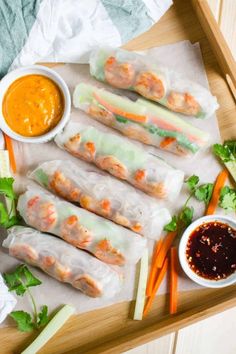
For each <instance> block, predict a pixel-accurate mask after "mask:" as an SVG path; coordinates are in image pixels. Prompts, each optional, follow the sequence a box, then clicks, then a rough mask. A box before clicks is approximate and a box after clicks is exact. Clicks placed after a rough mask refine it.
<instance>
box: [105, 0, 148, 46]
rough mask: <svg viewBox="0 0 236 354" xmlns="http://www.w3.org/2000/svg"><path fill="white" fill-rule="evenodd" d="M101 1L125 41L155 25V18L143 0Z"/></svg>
mask: <svg viewBox="0 0 236 354" xmlns="http://www.w3.org/2000/svg"><path fill="white" fill-rule="evenodd" d="M101 2H102V4H103V6H104V7H105V9H106V11H107V12H108V15H109V16H110V18H111V20H112V21H113V23H114V25H115V26H116V27H117V29H118V31H119V33H120V36H121V39H122V42H123V43H126V42H128V41H129V40H130V39H132V38H134V37H136V36H138V35H139V34H140V33H143V32H145V31H146V30H148V29H149V28H150V27H151V26H152V25H153V20H152V19H151V18H150V16H149V14H148V9H147V7H146V5H145V3H144V2H143V1H142V0H101Z"/></svg>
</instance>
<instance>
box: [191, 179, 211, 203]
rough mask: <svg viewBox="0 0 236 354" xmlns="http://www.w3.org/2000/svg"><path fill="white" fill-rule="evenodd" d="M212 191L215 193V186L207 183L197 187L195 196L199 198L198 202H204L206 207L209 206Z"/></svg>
mask: <svg viewBox="0 0 236 354" xmlns="http://www.w3.org/2000/svg"><path fill="white" fill-rule="evenodd" d="M212 191H213V184H212V183H205V184H202V185H201V186H199V187H197V189H196V190H195V193H194V195H195V197H196V198H197V200H199V201H201V202H204V203H205V204H206V205H208V203H209V201H210V199H211V196H212Z"/></svg>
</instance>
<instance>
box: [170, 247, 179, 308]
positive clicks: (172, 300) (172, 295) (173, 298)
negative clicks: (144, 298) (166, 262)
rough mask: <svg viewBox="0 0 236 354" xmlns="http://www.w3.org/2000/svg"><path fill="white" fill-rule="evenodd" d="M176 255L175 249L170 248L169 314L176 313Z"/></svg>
mask: <svg viewBox="0 0 236 354" xmlns="http://www.w3.org/2000/svg"><path fill="white" fill-rule="evenodd" d="M177 267H178V255H177V248H176V247H171V250H170V314H171V315H173V314H174V313H176V312H177V298H178V273H177V269H178V268H177Z"/></svg>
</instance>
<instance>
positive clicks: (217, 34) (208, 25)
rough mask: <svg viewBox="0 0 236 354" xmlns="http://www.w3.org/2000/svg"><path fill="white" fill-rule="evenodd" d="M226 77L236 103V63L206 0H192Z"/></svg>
mask: <svg viewBox="0 0 236 354" xmlns="http://www.w3.org/2000/svg"><path fill="white" fill-rule="evenodd" d="M191 2H192V5H193V8H194V10H195V12H196V14H197V17H198V19H199V22H200V24H201V26H202V28H203V30H204V32H205V34H206V36H207V38H208V40H209V42H210V45H211V47H212V50H213V51H214V54H215V56H216V58H217V60H218V63H219V65H220V68H221V70H222V72H223V74H224V77H225V79H226V81H227V83H228V85H229V87H230V90H231V92H232V95H233V97H234V99H235V101H236V62H235V60H234V58H233V55H232V53H231V51H230V49H229V47H228V45H227V43H226V40H225V38H224V36H223V34H222V33H221V31H220V28H219V26H218V24H217V22H216V20H215V18H214V16H213V14H212V12H211V9H210V7H209V5H208V3H207V1H206V0H191Z"/></svg>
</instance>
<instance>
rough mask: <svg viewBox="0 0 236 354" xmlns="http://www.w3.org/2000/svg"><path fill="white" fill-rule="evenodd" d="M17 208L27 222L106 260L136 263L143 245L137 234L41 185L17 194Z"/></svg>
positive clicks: (118, 263) (118, 262) (143, 241)
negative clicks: (75, 204)
mask: <svg viewBox="0 0 236 354" xmlns="http://www.w3.org/2000/svg"><path fill="white" fill-rule="evenodd" d="M17 209H18V211H19V213H20V215H21V216H22V217H23V219H24V221H25V222H26V224H28V225H30V226H32V227H34V228H35V229H37V230H39V231H43V232H48V233H51V234H54V235H56V236H59V237H60V238H62V239H64V240H65V241H67V242H68V243H70V244H72V245H73V246H75V247H78V248H81V249H84V250H87V251H89V252H90V253H92V254H94V255H95V256H96V257H97V258H99V259H100V260H102V261H103V262H106V263H109V264H116V265H124V264H127V263H129V264H135V263H137V262H138V260H139V259H140V258H141V256H142V254H143V250H144V248H145V246H146V239H145V238H143V237H141V236H140V235H138V234H136V233H134V232H132V231H130V230H128V229H126V228H124V227H122V226H119V225H116V224H114V223H112V222H111V221H109V220H106V219H103V218H101V217H100V216H97V215H95V214H93V213H90V212H89V211H87V210H84V209H81V208H78V207H76V206H74V205H73V204H70V203H68V202H65V201H63V200H61V199H59V198H57V197H55V196H54V195H53V194H51V193H49V192H44V191H43V190H42V189H41V188H29V189H28V190H27V191H26V192H25V193H24V194H22V195H20V197H19V200H18V204H17Z"/></svg>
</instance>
